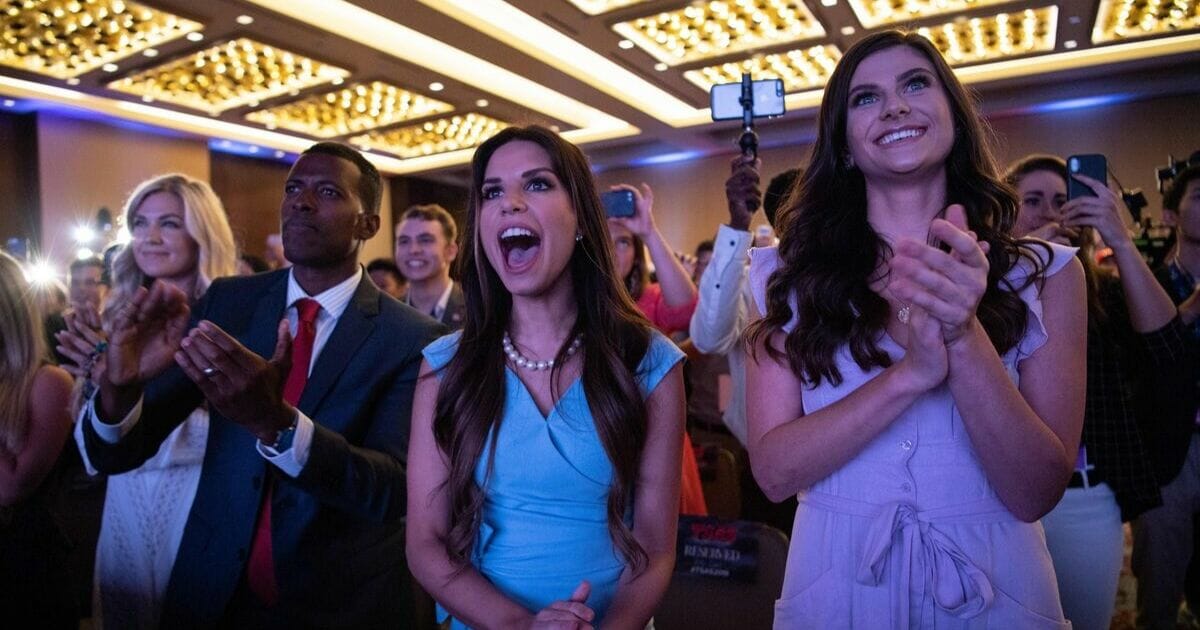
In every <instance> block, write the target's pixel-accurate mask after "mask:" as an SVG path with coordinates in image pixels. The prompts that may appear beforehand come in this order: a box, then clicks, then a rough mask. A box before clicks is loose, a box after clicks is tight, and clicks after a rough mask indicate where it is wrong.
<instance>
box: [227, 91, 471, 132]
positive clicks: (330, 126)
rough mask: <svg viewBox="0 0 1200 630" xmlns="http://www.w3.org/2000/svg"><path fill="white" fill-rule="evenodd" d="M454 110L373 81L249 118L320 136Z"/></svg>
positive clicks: (357, 130) (440, 103)
mask: <svg viewBox="0 0 1200 630" xmlns="http://www.w3.org/2000/svg"><path fill="white" fill-rule="evenodd" d="M453 109H454V107H453V106H451V105H450V104H449V103H444V102H442V101H439V100H436V99H432V98H429V97H427V96H423V95H421V94H417V93H415V92H411V91H409V90H406V89H404V88H400V87H397V86H395V85H391V84H388V83H384V82H382V81H374V82H371V83H356V84H354V85H350V86H347V87H345V88H343V89H340V90H334V91H332V92H325V93H323V94H313V95H311V96H307V97H305V98H302V99H300V100H298V101H293V102H291V103H284V104H283V105H277V106H275V107H270V108H267V109H262V110H258V111H255V112H250V113H249V114H246V120H249V121H250V122H255V123H259V124H262V125H266V126H267V127H268V128H271V127H272V126H276V127H282V128H284V129H287V130H290V131H295V132H299V133H303V134H307V135H310V136H315V137H317V138H332V137H335V136H344V135H347V134H352V133H362V132H364V131H369V130H371V129H376V128H378V127H385V126H388V125H393V124H396V123H400V122H404V121H408V120H413V119H416V118H424V117H426V116H433V115H435V114H443V113H446V112H449V111H451V110H453Z"/></svg>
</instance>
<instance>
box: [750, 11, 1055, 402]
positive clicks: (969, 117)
mask: <svg viewBox="0 0 1200 630" xmlns="http://www.w3.org/2000/svg"><path fill="white" fill-rule="evenodd" d="M896 46H907V47H909V48H912V49H913V50H915V51H917V52H918V53H920V54H922V55H924V56H925V57H926V58H927V59H928V60H929V62H930V64H931V65H932V66H933V68H934V71H935V72H936V73H937V75H938V80H939V81H940V82H941V84H942V88H943V90H944V91H945V94H946V97H947V100H948V101H949V104H950V110H951V112H952V114H953V117H954V125H955V136H954V144H953V146H952V147H951V149H950V154H949V155H948V156H947V158H946V203H947V204H954V203H959V204H962V205H963V207H964V208H965V209H966V215H967V225H968V227H969V228H970V229H971V230H973V231H974V232H975V233H976V234H977V235H978V237H979V239H980V240H983V241H986V242H987V243H988V244H989V245H990V247H991V249H990V250H989V252H988V254H987V257H988V262H989V263H990V265H991V267H990V269H989V271H988V286H987V291H986V293H985V294H984V296H983V300H982V301H981V302H980V304H979V308H978V311H977V316H978V318H979V321H980V323H982V324H983V327H984V329H985V330H986V331H987V334H988V337H989V338H990V339H991V341H992V344H993V345H995V347H996V349H997V350H998V351H999V352H1000V353H1001V354H1003V353H1004V352H1006V351H1008V349H1010V348H1012V347H1013V346H1014V345H1016V343H1017V341H1018V340H1020V338H1021V335H1022V334H1024V331H1025V324H1026V319H1027V316H1028V313H1027V312H1026V308H1025V305H1024V303H1023V302H1022V301H1021V300H1020V298H1019V297H1018V296H1017V295H1016V294H1015V293H1014V291H1015V290H1016V289H1018V288H1019V287H1012V286H1008V283H1007V281H1005V280H1004V276H1005V274H1006V273H1008V271H1009V270H1010V269H1011V268H1012V267H1013V266H1014V265H1015V264H1017V261H1018V259H1019V258H1022V257H1024V258H1026V259H1028V260H1029V262H1030V264H1032V265H1034V269H1035V273H1034V274H1032V275H1031V281H1032V280H1033V279H1035V278H1040V277H1041V276H1042V275H1043V273H1044V268H1045V265H1044V264H1043V263H1041V260H1040V259H1039V258H1038V257H1037V256H1036V255H1034V252H1033V251H1032V250H1030V246H1031V244H1032V242H1031V243H1025V242H1018V241H1016V240H1015V239H1013V238H1012V237H1011V236H1010V235H1009V231H1010V230H1011V228H1012V224H1013V221H1014V220H1015V219H1016V213H1017V199H1016V195H1015V194H1014V193H1013V191H1012V189H1011V188H1010V187H1008V186H1007V185H1005V184H1004V183H1002V182H1001V181H1000V180H999V179H998V178H997V175H996V174H997V172H998V170H997V168H996V163H995V160H994V159H993V157H992V149H991V146H990V145H991V133H990V129H988V128H987V126H986V125H985V124H984V123H983V121H982V120H981V119H980V117H979V114H978V113H977V109H976V106H975V103H974V100H973V98H972V97H971V96H970V95H969V94H968V93H967V91H966V89H965V88H963V86H962V84H961V83H959V81H958V79H957V78H956V77H955V76H954V72H953V71H952V70H951V69H950V66H949V65H947V64H946V62H945V60H944V59H942V56H941V54H940V53H939V52H938V51H937V49H936V48H934V47H933V44H931V43H930V42H929V40H927V39H925V38H924V37H922V36H920V35H917V34H915V33H906V32H902V31H883V32H880V33H874V34H872V35H868V36H867V37H865V38H863V39H862V40H860V41H859V42H858V43H856V44H855V45H854V46H852V47H851V48H850V49H849V50H848V51H846V55H845V56H844V57H842V59H841V61H840V62H838V65H837V68H835V69H834V71H833V75H832V76H831V77H830V79H829V83H828V85H827V86H826V88H825V96H824V99H823V100H822V101H821V110H820V114H819V117H818V123H817V140H816V144H815V145H814V146H813V153H812V159H811V161H810V163H809V165H808V168H807V170H805V172H804V175H803V177H802V179H801V180H800V182H799V184H798V188H797V189H796V190H795V191H794V193H793V194H792V195H791V198H790V199H789V200H788V205H787V206H786V207H784V208H781V211H780V216H779V223H780V225H779V232H780V243H779V257H780V259H781V265H780V267H779V269H777V270H776V271H775V273H773V274H771V277H770V279H769V280H768V281H767V305H766V310H767V312H766V316H765V317H763V318H762V319H760V320H758V321H757V322H755V323H754V324H753V325H751V326H750V328H749V329H748V330H747V333H746V335H747V337H746V338H747V340H748V342H749V343H751V344H754V343H757V342H758V341H759V340H760V339H761V338H763V336H764V335H769V334H770V333H771V332H773V331H776V330H780V329H782V328H783V326H784V325H786V324H787V323H788V322H789V321H791V320H792V319H793V316H795V317H797V318H798V319H799V322H800V325H799V326H797V327H796V328H795V329H794V330H793V331H792V332H791V333H789V334H788V336H787V339H786V341H785V342H784V349H783V351H781V350H779V349H778V348H776V347H774V346H772V345H771V344H767V353H768V355H769V356H771V358H773V359H775V360H780V359H782V358H784V357H785V356H786V358H787V360H788V364H789V366H790V367H791V368H792V371H794V372H795V373H796V374H797V375H799V376H800V377H802V378H803V379H805V380H807V381H809V382H812V383H813V384H817V383H820V382H821V379H822V378H827V379H829V381H830V382H831V383H833V384H834V385H837V384H839V383H841V381H842V374H841V371H840V370H839V369H838V368H837V365H836V363H835V361H834V357H835V354H836V353H837V352H838V350H839V348H841V347H842V346H843V345H848V346H849V349H850V354H851V356H852V357H853V358H854V361H855V363H857V364H858V365H859V367H861V368H862V369H864V370H867V369H871V368H873V367H887V366H889V365H891V359H890V358H889V357H888V355H887V353H886V352H884V351H883V350H881V349H880V348H879V340H880V337H881V335H880V333H881V331H883V330H884V328H885V327H886V325H887V318H888V317H889V312H890V309H889V306H888V303H887V301H886V300H885V299H884V298H883V297H881V296H879V295H878V294H877V293H875V292H874V291H872V290H871V288H870V284H871V281H872V280H879V279H880V269H881V267H882V266H883V264H884V261H886V260H888V259H889V258H890V257H891V248H890V247H889V245H888V244H887V242H885V241H884V240H883V239H882V238H881V237H880V236H879V234H878V233H877V232H876V231H875V229H874V228H872V227H871V224H870V223H869V222H868V221H867V188H866V181H865V179H864V178H863V174H862V172H861V171H859V170H858V169H856V168H855V167H854V166H853V165H851V164H847V162H846V161H845V160H844V159H843V156H844V155H846V154H848V152H849V147H848V143H847V140H846V114H847V109H848V104H849V93H850V80H851V78H853V76H854V72H855V71H856V70H857V69H858V66H859V64H861V63H862V62H863V60H864V59H866V58H867V57H869V56H871V55H873V54H875V53H877V52H880V51H883V50H886V49H888V48H892V47H896ZM1047 253H1048V248H1047ZM1001 285H1004V287H1005V289H1006V290H1002V289H1001ZM793 296H794V299H795V305H796V312H795V313H793V312H792V307H791V306H790V305H789V303H788V301H789V298H790V297H793Z"/></svg>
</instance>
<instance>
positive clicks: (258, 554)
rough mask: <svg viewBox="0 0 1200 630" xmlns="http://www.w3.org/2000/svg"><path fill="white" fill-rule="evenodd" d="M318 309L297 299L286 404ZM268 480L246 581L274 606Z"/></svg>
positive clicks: (299, 381)
mask: <svg viewBox="0 0 1200 630" xmlns="http://www.w3.org/2000/svg"><path fill="white" fill-rule="evenodd" d="M320 312H321V304H320V303H318V302H317V301H316V300H313V299H309V298H302V299H300V300H298V301H297V302H296V313H297V314H298V315H299V320H300V321H299V322H298V323H297V325H296V336H295V338H293V339H292V367H291V370H290V371H289V372H288V376H287V381H285V382H284V385H283V399H284V400H286V401H287V402H288V404H289V405H295V404H296V403H298V402H299V401H300V394H301V393H302V392H303V391H304V385H305V384H306V383H307V382H308V366H309V363H311V362H312V352H313V341H315V340H316V337H317V314H318V313H320ZM271 479H272V477H271V476H270V475H268V476H267V487H266V489H265V490H264V492H263V497H262V505H261V507H260V508H259V512H258V524H257V525H256V526H255V528H254V539H253V540H252V541H251V542H250V563H249V565H248V566H247V567H246V582H247V585H248V586H249V587H250V592H252V593H254V595H255V596H256V597H258V599H259V601H261V602H262V603H263V604H266V605H267V606H274V605H275V602H276V601H278V600H279V586H278V584H277V583H276V582H275V557H274V554H273V552H272V549H271V495H272V494H274V493H273V492H272V490H273V488H274V485H273V484H272V483H271Z"/></svg>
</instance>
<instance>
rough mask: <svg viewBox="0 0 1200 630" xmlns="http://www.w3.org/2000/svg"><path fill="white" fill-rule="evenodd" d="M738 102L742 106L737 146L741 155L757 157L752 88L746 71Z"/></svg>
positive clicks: (751, 157) (743, 75)
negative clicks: (740, 135) (739, 136)
mask: <svg viewBox="0 0 1200 630" xmlns="http://www.w3.org/2000/svg"><path fill="white" fill-rule="evenodd" d="M738 103H739V104H741V106H742V137H741V138H738V146H740V147H741V148H742V155H744V156H746V157H748V158H750V159H752V160H753V159H754V158H756V157H758V134H757V133H754V90H753V87H752V82H751V80H750V74H749V73H747V72H743V73H742V96H741V98H739V99H738Z"/></svg>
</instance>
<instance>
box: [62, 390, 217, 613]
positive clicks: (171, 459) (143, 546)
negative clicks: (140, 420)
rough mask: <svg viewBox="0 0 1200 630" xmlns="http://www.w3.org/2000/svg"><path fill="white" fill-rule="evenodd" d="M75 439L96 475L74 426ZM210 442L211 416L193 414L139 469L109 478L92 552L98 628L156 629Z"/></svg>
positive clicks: (199, 412) (200, 411) (200, 410)
mask: <svg viewBox="0 0 1200 630" xmlns="http://www.w3.org/2000/svg"><path fill="white" fill-rule="evenodd" d="M75 441H76V443H77V444H78V445H79V452H80V454H81V455H82V457H83V461H84V465H86V466H87V469H88V472H89V473H90V474H93V475H95V474H97V473H96V470H95V469H94V468H93V467H92V464H91V460H90V459H89V458H88V454H87V449H86V448H85V447H84V443H83V433H82V429H81V425H79V424H78V423H77V424H76V426H75ZM207 442H208V411H207V410H205V409H203V408H198V409H196V410H195V411H193V412H192V414H191V415H190V416H188V418H187V420H185V421H184V422H183V423H182V424H180V425H179V426H178V427H176V428H175V430H174V431H172V432H171V434H170V435H168V436H167V439H166V440H164V441H163V443H162V445H161V446H160V447H159V449H158V453H156V454H155V455H154V457H152V458H150V459H148V460H146V462H145V463H144V464H142V466H141V467H140V468H138V469H136V470H132V471H130V472H127V473H122V474H119V475H112V476H110V477H109V478H108V491H107V494H106V495H105V498H104V518H103V521H102V522H101V526H100V540H99V543H98V544H97V546H96V578H95V589H94V591H93V594H92V618H93V619H94V622H95V627H97V628H108V629H110V630H125V629H127V628H132V629H139V628H147V629H152V628H157V627H158V617H159V612H160V611H161V610H162V603H163V596H164V595H165V594H166V591H167V583H168V582H169V581H170V579H171V568H172V566H174V564H175V554H176V552H177V551H178V550H179V541H180V540H181V539H182V538H183V527H184V525H185V524H186V523H187V518H188V512H190V511H191V509H192V499H194V498H195V496H196V486H197V485H198V484H199V483H200V468H201V466H202V465H203V463H204V450H205V446H206V444H207Z"/></svg>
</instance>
